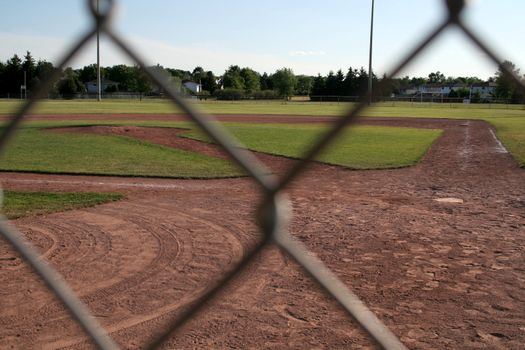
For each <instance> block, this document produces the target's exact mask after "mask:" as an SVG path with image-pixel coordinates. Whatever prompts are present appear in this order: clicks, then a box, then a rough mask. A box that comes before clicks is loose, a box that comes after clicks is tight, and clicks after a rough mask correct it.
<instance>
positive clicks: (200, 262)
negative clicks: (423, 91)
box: [0, 116, 525, 349]
mask: <svg viewBox="0 0 525 350" xmlns="http://www.w3.org/2000/svg"><path fill="white" fill-rule="evenodd" d="M97 118H98V117H97ZM121 118H123V117H121ZM228 118H236V120H237V121H246V122H260V121H261V120H258V119H255V120H254V119H253V118H252V117H251V116H246V117H244V118H242V117H239V116H235V117H233V116H232V117H228ZM258 118H262V117H258ZM82 119H87V118H85V117H84V118H82ZM108 119H113V120H114V119H116V118H115V117H108ZM292 119H293V120H294V121H296V122H303V123H304V122H313V121H312V119H311V118H302V117H278V116H272V117H271V120H272V122H290V120H292ZM318 119H320V120H319V122H324V121H326V120H328V119H326V118H325V119H323V118H318ZM366 123H371V124H374V123H375V124H381V125H396V126H415V127H432V128H441V129H444V130H445V132H444V133H443V135H442V137H440V138H439V139H438V140H437V141H436V142H435V143H434V145H433V146H432V148H431V149H430V151H429V152H428V153H427V155H426V156H425V157H424V158H423V159H422V161H421V162H420V164H418V165H417V166H414V167H411V168H405V169H396V170H382V171H351V170H348V169H345V168H342V167H337V166H328V165H323V164H319V163H316V164H313V165H312V166H311V167H310V168H309V169H308V171H307V172H305V173H304V174H302V175H301V177H300V178H299V179H298V180H297V181H295V182H294V183H293V184H292V185H291V186H290V188H289V189H288V191H287V192H288V194H289V196H290V198H291V200H292V205H293V220H292V223H291V232H292V233H293V235H294V236H295V237H297V238H298V239H299V240H301V241H303V242H304V243H305V244H306V245H307V246H308V247H309V248H310V249H311V251H312V252H314V253H315V254H317V255H318V256H319V257H320V258H321V259H322V260H323V261H324V262H325V263H326V264H327V266H328V267H330V268H331V269H332V270H333V271H334V272H335V273H336V274H337V275H338V276H339V277H340V278H341V279H342V280H343V282H344V283H346V284H347V285H348V286H349V288H351V289H352V290H353V291H354V292H355V293H356V294H357V295H358V296H359V297H360V298H362V299H363V301H365V302H366V304H367V305H368V306H369V307H370V308H371V309H372V310H373V311H374V312H375V313H376V314H377V316H378V317H379V318H380V319H381V320H383V321H384V322H385V324H386V325H387V326H388V327H389V328H390V329H391V330H392V331H393V332H394V333H395V334H396V335H398V336H399V337H400V338H401V340H402V341H403V342H404V343H405V344H406V345H407V346H408V347H409V348H414V349H427V348H442V349H449V348H465V349H477V348H491V349H519V348H521V347H522V345H523V344H524V343H525V313H524V312H523V310H525V288H524V285H525V269H524V261H525V258H524V255H523V246H525V186H523V184H524V183H525V170H524V169H520V168H519V167H518V166H517V165H516V163H515V162H514V160H513V159H512V158H511V156H510V155H509V154H508V153H506V152H505V150H504V148H502V147H501V145H500V144H499V141H498V140H497V139H496V138H495V137H494V134H493V130H492V128H491V127H490V126H489V124H487V123H485V122H481V121H450V120H430V119H412V118H409V119H408V118H407V119H397V118H396V119H393V118H384V119H383V118H377V119H376V118H367V119H366ZM126 130H127V131H126ZM64 132H66V130H64ZM67 132H78V130H76V131H75V130H67ZM82 132H96V133H103V134H124V133H125V134H127V135H128V136H131V137H137V138H141V139H144V140H148V141H149V142H156V143H160V144H165V145H167V146H172V147H179V148H184V149H189V150H194V151H197V152H202V153H207V154H211V155H216V156H222V155H221V154H220V152H219V151H218V150H217V149H216V148H215V147H213V146H210V145H203V144H202V143H200V142H197V141H184V140H182V141H181V139H179V138H178V136H177V130H167V129H155V128H137V127H109V128H100V127H96V128H91V129H89V130H87V129H85V130H83V131H82ZM213 152H216V153H215V154H214V153H213ZM257 157H259V158H260V159H261V161H263V162H264V163H265V164H267V165H268V166H269V167H270V168H272V169H273V170H274V171H275V172H276V173H278V174H282V173H283V172H284V171H285V170H286V169H287V168H288V167H289V166H291V165H292V164H293V162H295V161H294V160H290V159H287V158H281V157H274V156H270V155H264V154H257ZM0 180H1V181H2V184H3V187H4V188H7V189H11V190H45V191H47V190H49V191H79V190H82V191H115V192H121V193H125V194H126V199H125V200H122V201H119V202H114V203H108V204H104V205H100V206H97V207H93V208H87V209H80V210H73V211H68V212H64V213H55V214H51V215H45V216H36V217H27V218H24V219H19V220H16V221H15V222H14V224H15V225H16V226H17V227H18V228H19V229H20V230H21V231H22V232H23V233H24V235H25V236H26V237H27V239H28V240H30V241H31V242H32V243H33V244H35V245H36V246H37V247H38V248H39V249H40V250H41V251H42V254H43V256H44V257H45V258H46V259H47V260H48V261H49V262H50V263H51V264H52V265H53V266H54V267H55V268H57V269H58V271H60V273H62V274H63V276H64V278H65V279H66V280H67V281H68V282H69V283H70V285H71V286H72V287H73V289H74V290H75V291H76V292H77V293H78V295H79V296H80V297H81V299H82V300H83V301H84V302H85V303H86V304H87V305H88V306H89V308H90V309H91V310H92V312H93V314H94V315H95V317H97V319H98V320H99V321H100V322H101V323H102V324H103V325H104V326H105V327H106V329H107V330H108V331H109V332H110V333H111V335H112V336H113V337H114V338H115V339H116V341H117V342H118V343H119V344H121V345H122V347H123V348H132V349H135V348H143V347H144V346H145V345H146V344H147V343H148V341H149V340H151V339H152V338H154V337H155V336H157V335H158V334H160V333H162V332H163V331H165V330H166V329H168V328H169V324H170V322H172V321H173V320H176V319H177V317H179V316H180V315H181V313H182V312H183V311H184V307H185V306H187V305H189V304H190V303H191V302H192V301H193V300H195V299H196V298H197V297H198V296H199V295H201V294H202V293H203V291H204V290H205V289H206V287H207V286H209V284H210V283H213V282H214V281H216V280H217V279H219V278H220V277H221V276H222V275H223V273H224V271H227V270H228V269H231V268H233V267H234V266H235V264H236V263H237V262H238V261H239V260H240V259H241V258H242V256H243V254H244V252H245V251H246V250H247V249H248V248H249V247H251V246H252V245H253V244H254V242H256V241H257V240H258V239H260V233H259V231H258V229H257V226H256V225H255V222H254V216H253V213H254V211H255V210H256V208H257V201H258V200H259V196H260V194H259V191H258V190H257V188H256V186H255V184H254V182H253V181H252V180H250V179H248V178H238V179H224V180H169V179H142V178H119V177H101V176H98V177H95V176H59V175H38V174H22V173H2V174H0ZM0 285H1V286H2V288H0V340H1V343H0V344H1V345H0V348H7V349H9V348H14V349H18V348H44V349H46V348H47V349H53V348H71V349H77V348H90V345H89V343H87V342H86V337H85V336H84V335H83V334H82V332H81V331H80V329H79V327H78V326H77V325H76V324H75V322H74V321H72V320H71V318H70V317H69V316H68V314H67V313H66V312H65V311H64V309H63V307H62V306H61V305H60V304H59V303H57V302H56V301H55V299H54V298H53V295H52V294H50V293H49V292H48V291H47V289H46V288H45V287H44V286H43V285H42V283H41V282H40V281H39V280H38V278H37V277H35V275H34V274H33V273H32V272H31V271H30V269H29V268H28V267H27V266H26V265H25V264H24V263H23V261H21V260H20V258H19V257H18V255H17V254H16V253H14V252H13V251H12V250H11V249H10V248H9V247H8V246H7V244H5V243H4V242H0ZM370 345H371V342H370V340H369V339H368V338H367V337H366V335H364V334H363V333H362V331H361V330H360V329H359V328H358V327H357V326H356V325H355V324H354V323H353V322H352V321H351V320H350V319H349V318H348V317H347V316H346V314H345V313H344V312H343V311H342V310H341V309H340V308H339V307H338V305H337V304H336V303H335V302H334V301H333V300H332V298H331V297H329V296H327V295H326V294H325V293H323V292H322V291H321V289H320V288H319V287H318V286H317V285H316V284H315V283H314V282H313V281H312V280H311V279H310V278H309V277H308V276H307V275H306V274H305V273H304V272H303V271H302V270H301V268H300V267H298V266H297V264H296V263H295V262H294V261H293V260H292V259H290V258H289V257H287V256H284V255H282V254H281V253H280V252H279V251H278V250H277V249H275V248H269V249H267V250H265V251H263V253H262V254H261V255H260V256H258V257H257V258H256V259H255V261H253V262H252V264H250V265H249V266H248V267H247V268H246V269H245V270H244V271H243V273H242V274H241V275H239V276H238V277H237V278H236V279H235V280H234V281H233V282H232V283H231V284H230V285H229V286H227V288H226V289H225V290H224V291H223V292H222V293H221V295H219V296H218V297H217V298H215V299H214V300H212V301H211V302H210V303H209V305H208V306H207V307H206V308H205V309H204V311H203V312H201V313H199V314H198V315H196V317H195V318H194V319H192V320H191V321H190V322H189V323H188V324H187V325H186V326H185V327H184V328H183V329H181V330H179V331H178V332H177V333H175V334H173V336H172V337H171V338H170V339H169V340H168V341H167V343H166V346H165V348H169V349H172V348H181V349H184V348H276V349H283V348H296V349H304V348H352V347H368V346H370Z"/></svg>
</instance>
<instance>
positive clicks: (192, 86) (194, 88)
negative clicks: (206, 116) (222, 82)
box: [182, 81, 202, 94]
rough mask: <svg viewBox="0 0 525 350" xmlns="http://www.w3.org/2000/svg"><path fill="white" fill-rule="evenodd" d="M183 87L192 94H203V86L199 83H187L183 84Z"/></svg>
mask: <svg viewBox="0 0 525 350" xmlns="http://www.w3.org/2000/svg"><path fill="white" fill-rule="evenodd" d="M182 85H183V86H184V87H185V88H186V89H188V90H190V91H191V92H193V93H194V94H198V93H201V92H202V85H201V84H199V83H195V82H193V81H186V82H184V83H182Z"/></svg>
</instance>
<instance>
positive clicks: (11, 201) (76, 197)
mask: <svg viewBox="0 0 525 350" xmlns="http://www.w3.org/2000/svg"><path fill="white" fill-rule="evenodd" d="M123 197H124V196H123V195H121V194H117V193H83V192H80V193H73V192H13V191H4V203H3V212H4V214H5V215H6V216H7V218H8V219H16V218H20V217H23V216H28V215H40V214H49V213H54V212H58V211H65V210H71V209H77V208H85V207H91V206H95V205H98V204H103V203H107V202H111V201H116V200H119V199H122V198H123Z"/></svg>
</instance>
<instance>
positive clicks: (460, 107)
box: [0, 100, 525, 167]
mask: <svg viewBox="0 0 525 350" xmlns="http://www.w3.org/2000/svg"><path fill="white" fill-rule="evenodd" d="M354 105H355V104H352V103H313V102H291V103H282V102H280V101H270V102H268V101H256V102H253V101H242V102H233V103H232V102H210V101H209V102H201V103H198V104H197V106H199V107H201V108H202V109H203V110H205V111H207V112H209V113H215V114H290V115H315V116H335V115H341V114H342V113H345V112H348V111H349V110H350V108H352V107H353V106H354ZM19 106H20V101H17V100H0V114H8V113H12V112H13V111H15V110H16V108H17V107H19ZM34 113H37V114H38V113H40V114H89V113H111V114H112V113H159V114H163V113H178V110H177V108H175V107H174V106H173V105H172V104H171V103H170V102H168V101H160V100H143V101H122V100H118V101H117V100H109V101H107V100H106V101H103V102H101V103H99V102H96V101H43V102H42V103H41V104H39V105H37V108H36V109H35V111H34ZM361 114H362V115H363V116H376V117H377V116H381V117H422V118H450V119H481V120H485V121H488V122H489V123H491V124H493V125H494V126H495V127H496V128H497V136H498V138H499V139H500V140H501V141H502V142H503V144H504V145H505V146H506V147H507V148H508V149H509V151H510V152H511V153H512V155H513V156H514V158H515V159H516V161H517V162H518V163H519V164H520V166H522V167H525V147H523V144H524V142H525V126H524V123H525V121H524V120H525V106H523V105H496V104H470V105H466V104H447V103H445V104H438V103H436V104H431V103H421V104H420V103H406V102H395V103H391V102H389V103H380V104H375V105H373V107H372V108H368V109H365V110H364V111H363V112H362V113H361ZM116 119H117V118H116ZM157 124H158V123H157Z"/></svg>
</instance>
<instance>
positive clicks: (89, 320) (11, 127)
mask: <svg viewBox="0 0 525 350" xmlns="http://www.w3.org/2000/svg"><path fill="white" fill-rule="evenodd" d="M443 2H444V5H445V6H446V7H447V9H448V16H447V17H446V18H445V19H443V20H442V22H441V23H438V25H437V26H436V27H435V28H434V29H433V30H432V31H431V32H430V34H428V35H427V36H426V37H424V38H423V40H421V42H419V43H417V45H415V47H414V48H413V49H412V50H410V51H409V52H408V54H406V56H405V57H403V58H402V59H401V60H400V61H399V63H398V64H397V65H395V66H394V69H393V70H392V72H391V73H390V74H389V75H388V79H390V78H392V77H394V76H396V75H397V74H398V73H399V72H400V71H401V70H402V69H403V68H405V67H406V66H407V65H408V64H409V63H410V62H412V60H413V59H414V58H415V57H416V56H418V55H419V54H420V53H421V52H422V51H423V50H424V49H426V48H427V46H428V45H429V44H430V43H431V42H433V41H434V40H435V39H436V38H437V37H438V36H439V35H441V34H442V33H443V31H444V30H445V29H447V28H448V27H450V26H456V27H457V28H459V29H461V30H462V32H463V33H464V34H465V35H466V36H467V37H468V38H469V39H470V40H471V41H472V42H473V43H474V44H475V45H476V46H477V47H478V48H479V49H480V50H481V51H483V52H484V53H485V54H486V55H487V56H488V57H489V58H490V59H491V60H492V61H493V62H494V63H495V64H496V65H498V66H499V67H502V68H503V70H504V71H505V73H506V74H507V75H508V76H509V77H512V78H513V80H514V81H515V83H516V85H517V86H518V87H519V89H520V90H521V91H522V92H523V93H525V85H524V84H523V83H522V82H521V81H520V80H519V78H518V77H516V76H514V74H513V72H511V71H509V70H508V69H507V67H506V66H504V65H502V60H501V59H500V58H499V57H498V55H496V54H495V53H494V51H493V50H491V49H490V48H489V47H488V46H487V45H486V44H485V43H484V42H483V41H482V40H481V39H480V38H479V37H478V36H477V35H476V34H475V33H474V32H473V31H472V30H471V29H470V28H469V27H468V26H467V25H466V24H465V23H464V22H463V20H462V15H461V14H462V12H463V10H464V7H465V3H464V0H444V1H443ZM87 4H88V7H89V9H90V12H91V15H92V17H93V19H94V25H93V27H92V28H91V29H90V30H88V31H87V33H86V34H84V35H83V36H82V37H81V38H80V39H79V40H78V41H77V42H76V43H75V44H74V45H73V46H72V48H71V49H70V50H68V51H67V52H66V54H64V56H63V58H62V59H61V60H60V61H59V64H58V69H57V70H56V71H55V72H53V74H52V75H51V76H50V77H49V78H48V79H47V80H45V81H43V82H42V84H41V85H40V86H38V87H37V88H36V91H35V92H34V93H33V94H32V96H31V98H30V99H29V100H28V101H27V102H26V103H25V104H24V105H23V106H22V107H21V108H20V110H19V111H18V112H17V113H16V114H15V115H14V116H13V117H12V118H11V119H10V120H9V122H8V123H7V125H6V126H5V127H4V128H3V130H2V133H1V134H0V152H4V150H5V147H6V145H7V142H8V140H9V139H10V137H12V136H13V134H14V133H15V131H16V129H17V128H18V127H19V126H20V123H21V122H22V121H23V119H24V117H25V116H26V115H28V114H29V112H30V110H31V108H32V107H33V106H34V105H35V104H36V103H38V99H39V98H41V97H44V96H46V95H47V93H48V92H49V90H50V88H51V87H52V85H53V83H54V82H55V81H56V80H57V79H59V77H60V74H61V73H60V72H61V70H62V69H64V68H65V67H66V66H67V64H68V63H69V62H70V61H71V59H72V58H73V57H75V56H76V55H77V54H78V52H80V50H81V49H83V48H84V47H85V45H86V44H87V43H88V42H89V41H90V40H91V39H93V37H94V36H95V35H96V33H97V31H100V32H101V33H102V34H105V35H106V36H107V37H108V38H109V39H111V41H112V42H113V43H114V44H115V45H116V46H117V47H119V48H120V49H121V50H122V51H123V52H124V53H125V54H126V55H127V56H129V57H130V58H131V59H133V60H134V61H135V62H136V63H137V64H138V65H139V66H140V67H141V68H142V69H143V70H144V71H145V72H146V74H147V75H148V76H149V78H150V79H151V81H152V82H153V83H155V84H156V85H158V86H159V87H160V88H162V89H163V90H165V91H166V93H167V96H168V97H169V98H170V99H171V100H172V101H173V102H174V103H175V104H176V105H178V106H179V107H180V109H181V110H182V111H183V112H184V113H186V114H187V115H188V116H189V117H190V118H191V119H192V120H193V121H194V122H195V123H196V124H197V125H198V126H199V127H200V128H201V129H202V130H203V131H204V132H205V133H206V134H207V135H208V136H209V137H210V138H211V139H213V140H214V141H215V142H216V143H217V144H218V145H219V146H220V147H222V148H223V149H224V150H225V151H226V152H227V153H228V154H229V155H230V157H231V158H232V159H233V161H234V162H236V163H237V164H238V165H239V166H240V167H241V168H243V169H244V171H246V173H247V174H248V175H249V176H250V177H252V178H253V179H254V180H255V182H256V183H257V184H258V186H259V187H260V189H261V190H262V191H263V194H264V196H263V200H262V201H261V203H260V206H259V211H258V215H257V220H258V223H259V226H260V228H261V230H262V232H263V234H264V239H263V240H261V242H258V243H257V244H255V245H254V246H253V248H251V250H250V251H248V252H247V253H246V254H245V255H244V257H243V259H242V261H241V262H240V263H239V264H238V265H237V266H236V267H235V268H234V269H232V270H231V271H229V272H227V273H226V274H225V276H224V277H223V279H222V280H221V281H218V282H216V283H215V284H213V285H210V286H209V287H208V289H207V290H206V293H205V294H204V295H203V296H201V297H200V298H198V299H197V300H196V301H195V302H193V303H192V304H191V305H190V306H189V307H188V308H186V309H185V310H186V311H184V313H183V314H182V315H181V316H180V317H179V318H178V319H177V320H176V321H175V322H174V323H172V324H170V327H169V330H168V331H166V332H165V333H164V334H163V335H161V336H159V337H158V338H157V339H155V340H154V341H152V342H151V344H150V345H149V348H152V349H154V348H157V347H158V346H160V345H162V344H163V343H164V342H165V341H166V340H167V339H168V338H170V337H172V336H173V335H174V334H175V333H176V332H177V331H179V330H180V329H181V328H182V326H183V325H184V324H185V323H186V322H187V321H188V320H189V319H191V318H192V317H194V316H195V315H196V314H197V313H198V312H199V311H201V310H203V309H205V307H206V305H207V301H208V300H210V299H212V298H213V297H214V296H215V295H216V294H217V293H218V292H219V291H220V290H221V289H222V288H224V287H225V286H226V285H227V284H228V282H229V281H230V280H231V279H232V278H233V277H235V276H236V275H237V274H238V273H239V272H240V271H241V270H242V269H243V268H244V267H245V266H246V265H247V264H248V263H249V262H250V261H252V259H253V258H254V256H255V255H257V254H258V253H259V252H260V251H261V250H262V249H263V248H264V247H266V246H267V245H268V244H275V245H277V246H278V247H279V248H280V249H281V250H282V251H283V252H285V253H286V254H288V255H289V256H291V257H293V258H294V259H295V260H296V261H297V262H298V263H299V264H300V265H301V266H302V267H303V268H304V270H305V271H306V272H307V273H308V274H309V275H310V276H312V277H313V278H314V279H315V280H316V281H317V282H318V283H319V284H320V285H321V286H322V287H323V288H324V289H325V290H326V291H327V292H328V293H329V295H331V296H332V297H333V298H334V299H335V300H337V301H338V302H339V304H340V305H341V307H342V308H343V309H344V310H345V311H346V312H347V313H348V314H349V315H350V316H351V317H352V318H353V319H354V320H355V321H356V322H357V323H358V324H359V325H360V326H361V327H362V328H363V329H364V330H365V331H366V332H367V333H368V334H369V336H370V337H371V339H373V341H374V342H375V343H376V344H377V345H378V346H379V347H381V348H385V349H406V347H405V346H404V345H403V344H402V343H401V342H400V341H399V339H398V338H397V337H396V336H395V335H394V334H393V333H392V332H391V331H390V330H389V329H388V328H387V327H386V326H385V325H384V324H383V323H382V322H381V321H380V320H379V319H378V318H377V317H376V316H375V315H374V313H373V312H372V311H370V309H368V308H367V307H366V305H365V304H364V303H363V302H362V301H361V300H360V299H359V298H358V297H357V296H356V295H355V294H354V293H353V292H352V291H351V290H350V289H349V288H348V287H347V286H346V285H345V284H344V283H343V282H341V281H340V280H339V279H338V278H337V277H336V276H335V274H334V273H333V272H332V271H331V270H330V269H329V268H327V267H326V266H325V265H324V264H323V263H322V261H321V260H320V259H318V258H316V257H315V256H314V255H312V254H311V253H310V252H309V250H308V249H307V248H306V246H305V245H304V244H303V243H301V242H299V241H298V240H296V239H295V238H293V236H292V235H290V233H289V231H288V223H289V221H290V206H289V200H288V199H287V197H286V195H285V194H284V190H285V189H286V187H287V186H288V185H290V184H291V183H292V182H293V181H294V180H295V179H296V178H297V176H298V175H299V174H300V173H302V172H303V171H304V170H305V168H306V167H307V166H308V164H309V162H310V161H311V160H313V159H314V158H315V157H316V156H317V155H318V154H319V153H320V152H321V151H322V150H324V149H325V148H326V147H327V146H328V145H329V144H330V143H331V142H332V140H333V139H334V138H335V137H336V136H337V135H338V134H339V133H340V132H341V131H342V130H343V129H344V128H345V127H347V126H349V125H352V124H353V123H355V122H356V121H357V120H358V118H359V113H360V112H361V111H362V110H363V109H364V108H366V107H367V105H368V101H369V97H370V95H367V96H365V97H363V98H362V99H361V100H360V102H359V103H358V104H357V105H356V106H355V107H354V108H353V109H352V110H350V111H349V112H348V113H347V114H346V115H344V116H342V117H341V118H339V119H338V120H337V121H336V122H335V123H334V126H333V127H332V128H331V129H330V131H329V132H327V133H326V134H325V135H323V136H322V137H321V138H320V139H319V140H318V141H317V142H316V144H315V145H314V146H313V147H311V148H310V149H308V150H307V151H306V152H305V155H304V157H303V160H302V161H299V162H298V163H296V165H295V166H294V167H293V168H292V169H291V170H290V171H289V172H288V173H287V174H286V175H284V176H283V177H282V178H277V177H276V176H275V175H268V174H269V173H270V172H269V171H268V169H267V168H266V167H265V166H264V165H263V164H261V163H260V162H259V161H258V160H257V159H256V158H255V157H254V156H253V155H252V154H251V153H250V152H246V151H243V150H241V149H240V148H239V147H238V146H239V145H240V143H238V142H237V141H236V140H235V139H234V138H233V136H232V135H231V134H230V133H229V132H227V131H226V130H225V129H224V128H223V127H222V126H221V125H220V124H218V123H214V122H213V121H214V119H213V118H212V117H211V116H209V115H205V114H204V113H202V112H200V111H198V110H197V109H196V108H195V107H194V106H192V105H191V104H189V103H188V102H187V101H186V100H185V99H183V98H182V97H181V96H179V95H178V94H177V92H176V91H175V90H174V89H173V88H172V87H171V86H170V84H169V82H168V81H167V79H166V78H165V77H163V76H162V75H160V74H158V73H157V72H155V71H153V70H151V69H148V65H147V64H146V63H145V62H146V61H145V60H144V59H143V58H142V57H141V56H140V55H139V54H138V53H137V52H136V51H135V50H134V49H133V48H132V46H131V45H129V44H128V43H127V42H126V41H125V39H124V38H123V36H121V35H120V34H119V33H117V32H116V31H115V30H114V29H113V28H112V27H111V18H112V14H113V12H114V8H115V1H114V0H106V1H103V4H102V5H103V6H102V7H101V11H97V8H96V0H87ZM388 79H385V80H384V81H382V82H381V83H380V84H379V85H378V86H376V87H375V89H374V91H375V90H379V89H381V88H382V85H381V84H387V83H388ZM372 94H373V92H372ZM0 234H1V235H2V236H3V238H4V239H5V240H7V241H8V242H9V243H10V244H11V245H12V246H13V248H14V249H15V250H17V251H18V252H19V253H20V255H21V256H22V257H23V258H24V259H25V260H26V261H27V263H28V264H29V265H30V266H31V267H32V268H33V269H34V270H35V272H36V273H37V274H38V275H39V276H40V278H41V279H42V280H43V281H44V282H45V283H46V285H47V286H48V287H49V288H50V290H52V291H53V293H54V294H55V296H56V297H57V298H58V299H59V300H60V301H61V302H62V303H63V304H64V306H65V307H66V309H67V310H68V311H69V313H70V314H71V315H72V316H73V318H74V319H75V320H76V321H77V322H78V323H79V324H80V326H81V327H82V328H83V330H84V331H85V333H86V334H87V335H88V336H89V338H91V340H92V341H93V343H94V344H95V345H96V346H98V347H99V348H101V349H118V345H117V344H116V343H115V341H114V340H113V339H111V337H109V336H108V334H107V333H106V332H105V330H104V329H103V328H102V327H101V325H100V324H99V323H98V322H97V321H96V320H95V318H94V317H93V316H92V315H91V313H90V312H89V310H88V308H87V307H86V306H85V305H84V304H83V303H82V302H81V301H80V299H79V297H78V296H77V295H76V294H75V293H74V292H73V291H72V290H71V288H70V287H69V286H68V284H67V283H66V282H65V281H64V280H63V278H62V277H61V276H60V274H59V273H58V272H57V271H56V270H55V269H54V268H52V267H51V266H50V265H49V264H47V263H46V262H45V261H44V260H43V259H42V258H41V257H40V255H39V253H38V252H37V250H36V249H35V248H34V247H33V246H32V245H31V244H30V243H29V242H27V241H26V240H25V239H24V237H23V235H22V234H20V233H19V232H18V231H17V230H16V228H15V227H13V226H12V225H10V224H9V223H8V222H7V219H6V218H3V219H2V220H0Z"/></svg>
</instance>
